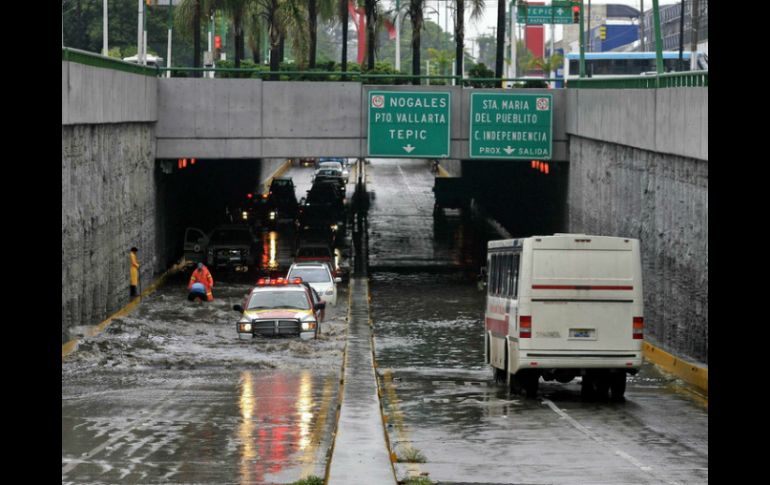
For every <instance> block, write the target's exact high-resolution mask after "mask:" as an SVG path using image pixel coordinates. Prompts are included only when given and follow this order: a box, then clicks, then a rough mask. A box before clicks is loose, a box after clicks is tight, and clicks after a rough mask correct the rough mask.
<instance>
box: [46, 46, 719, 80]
mask: <svg viewBox="0 0 770 485" xmlns="http://www.w3.org/2000/svg"><path fill="white" fill-rule="evenodd" d="M61 58H62V61H68V62H77V63H80V64H86V65H89V66H95V67H103V68H108V69H115V70H118V71H124V72H130V73H133V74H142V75H145V76H158V77H160V76H163V75H165V73H166V72H171V75H172V76H174V74H175V73H176V74H179V73H191V74H199V73H205V72H214V73H218V74H219V76H218V77H233V78H255V79H264V80H272V79H276V80H280V81H314V80H319V81H351V82H361V83H364V84H395V85H411V84H412V83H413V81H414V80H415V79H417V80H420V81H421V82H422V81H424V82H425V83H424V84H423V85H428V84H431V85H448V84H452V82H453V81H454V83H455V84H456V85H458V86H466V87H468V86H473V87H475V88H499V87H502V86H507V85H510V84H514V85H515V87H533V88H539V87H542V86H541V84H542V83H543V82H545V81H547V82H553V81H557V79H555V78H544V79H539V78H538V79H532V78H494V77H489V78H465V77H461V76H452V75H447V76H428V75H424V76H413V75H410V74H391V73H366V72H361V71H347V72H341V71H265V70H261V69H244V68H226V67H225V68H223V67H216V68H215V67H198V68H196V67H171V68H166V67H154V66H141V65H138V64H135V63H132V62H126V61H122V60H120V59H114V58H112V57H105V56H102V55H99V54H94V53H92V52H86V51H82V50H79V49H72V48H69V47H62V54H61ZM708 80H709V73H708V71H691V72H673V73H666V74H659V75H651V76H633V77H606V78H582V79H571V80H569V81H568V82H567V88H577V89H657V88H674V87H708ZM378 81H379V82H378Z"/></svg>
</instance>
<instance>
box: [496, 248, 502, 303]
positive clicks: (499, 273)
mask: <svg viewBox="0 0 770 485" xmlns="http://www.w3.org/2000/svg"><path fill="white" fill-rule="evenodd" d="M496 256H497V264H495V295H497V296H500V295H501V294H502V290H503V264H502V263H503V256H502V254H498V255H496Z"/></svg>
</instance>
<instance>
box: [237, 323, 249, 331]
mask: <svg viewBox="0 0 770 485" xmlns="http://www.w3.org/2000/svg"><path fill="white" fill-rule="evenodd" d="M238 331H239V332H251V323H239V324H238Z"/></svg>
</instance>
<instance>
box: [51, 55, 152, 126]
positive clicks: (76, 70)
mask: <svg viewBox="0 0 770 485" xmlns="http://www.w3.org/2000/svg"><path fill="white" fill-rule="evenodd" d="M61 70H62V76H61V77H62V83H61V84H62V85H61V88H62V107H61V124H62V125H83V124H91V123H100V124H101V123H127V122H154V121H156V120H157V119H158V114H157V113H158V80H157V79H156V78H154V77H151V76H142V75H139V74H131V73H127V72H122V71H116V70H114V69H105V68H99V67H93V66H86V65H83V64H77V63H74V62H62V63H61Z"/></svg>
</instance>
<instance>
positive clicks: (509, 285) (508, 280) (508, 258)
mask: <svg viewBox="0 0 770 485" xmlns="http://www.w3.org/2000/svg"><path fill="white" fill-rule="evenodd" d="M512 261H513V255H512V254H511V253H507V254H506V255H505V259H504V262H503V268H505V275H504V279H505V282H504V283H505V284H504V288H503V295H504V296H505V297H506V298H510V297H511V291H512V290H513V277H512V275H511V263H512Z"/></svg>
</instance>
